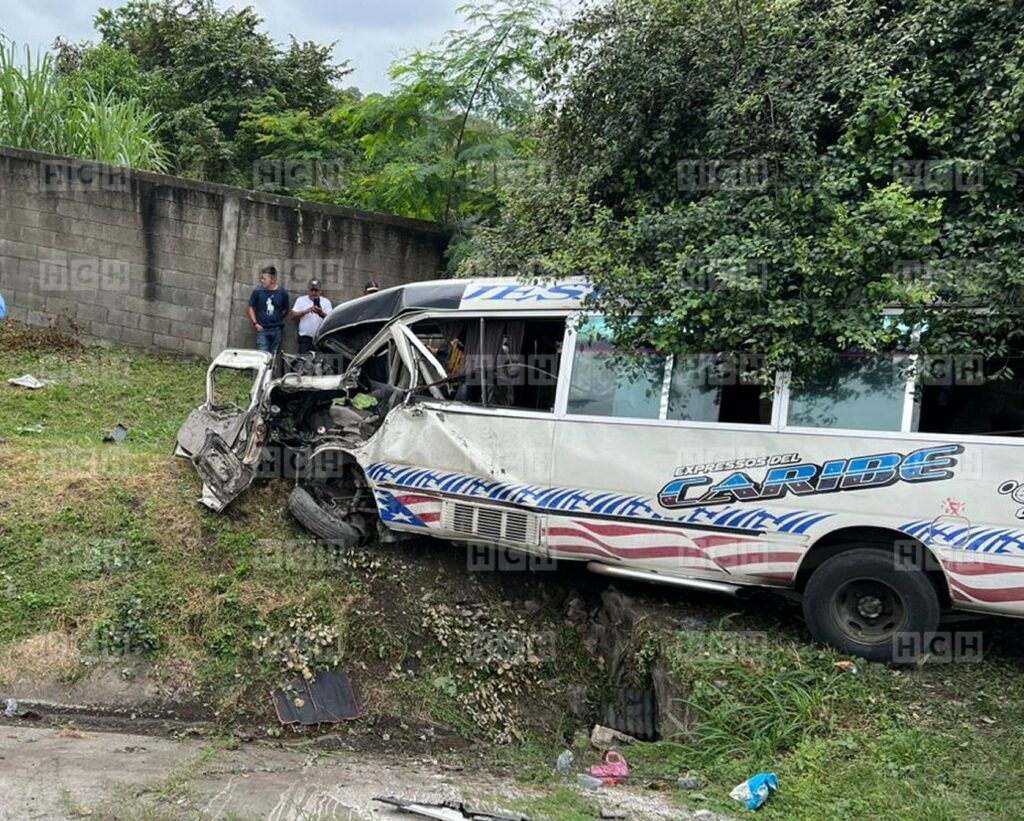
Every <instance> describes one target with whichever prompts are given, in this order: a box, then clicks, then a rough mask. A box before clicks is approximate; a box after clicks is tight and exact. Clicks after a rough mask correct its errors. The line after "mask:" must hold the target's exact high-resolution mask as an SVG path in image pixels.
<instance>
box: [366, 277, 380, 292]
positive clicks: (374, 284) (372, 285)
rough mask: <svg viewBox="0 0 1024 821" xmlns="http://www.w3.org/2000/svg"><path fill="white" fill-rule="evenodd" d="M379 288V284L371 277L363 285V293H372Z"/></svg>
mask: <svg viewBox="0 0 1024 821" xmlns="http://www.w3.org/2000/svg"><path fill="white" fill-rule="evenodd" d="M379 290H380V286H379V285H378V284H377V282H376V280H373V279H371V280H370V281H369V282H367V283H366V285H364V286H363V293H364V294H372V293H373V292H374V291H379Z"/></svg>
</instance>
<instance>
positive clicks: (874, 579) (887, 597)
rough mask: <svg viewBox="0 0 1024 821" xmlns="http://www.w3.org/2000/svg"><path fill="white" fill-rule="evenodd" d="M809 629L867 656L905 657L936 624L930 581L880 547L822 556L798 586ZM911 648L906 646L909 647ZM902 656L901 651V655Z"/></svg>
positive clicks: (898, 660) (846, 649)
mask: <svg viewBox="0 0 1024 821" xmlns="http://www.w3.org/2000/svg"><path fill="white" fill-rule="evenodd" d="M803 610H804V618H805V620H806V621H807V626H808V628H809V629H810V631H811V635H813V636H814V638H816V639H817V640H818V641H820V642H822V643H823V644H828V645H830V646H832V647H834V648H835V649H837V650H840V651H841V652H844V653H851V654H853V655H857V656H861V657H862V658H866V659H868V660H869V661H879V662H889V663H904V664H906V663H909V662H912V661H914V660H915V659H914V658H912V657H909V656H908V655H907V648H914V647H922V646H923V645H924V644H925V643H926V642H927V640H928V638H927V635H928V634H929V633H934V632H935V630H936V629H937V627H938V625H939V618H940V616H941V606H940V603H939V596H938V593H937V592H936V590H935V585H934V584H932V581H931V579H929V578H928V576H927V575H926V574H925V572H924V571H923V570H921V569H919V568H917V567H907V566H902V567H901V566H900V565H899V564H898V563H897V561H896V559H895V557H894V556H893V555H892V554H891V553H889V552H886V551H883V550H872V549H862V548H858V549H854V550H848V551H845V552H843V553H840V554H838V555H836V556H833V557H832V558H830V559H827V560H826V561H825V562H823V563H822V565H821V566H820V567H818V568H817V569H816V570H815V571H814V573H813V574H812V575H811V577H810V579H809V580H808V582H807V587H806V589H805V590H804V599H803ZM911 652H912V651H911ZM905 656H907V657H905Z"/></svg>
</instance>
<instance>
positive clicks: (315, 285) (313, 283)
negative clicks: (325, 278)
mask: <svg viewBox="0 0 1024 821" xmlns="http://www.w3.org/2000/svg"><path fill="white" fill-rule="evenodd" d="M309 289H310V290H311V291H312V290H314V289H315V290H317V291H319V290H320V280H319V279H311V280H310V281H309Z"/></svg>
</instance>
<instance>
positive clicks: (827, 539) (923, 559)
mask: <svg viewBox="0 0 1024 821" xmlns="http://www.w3.org/2000/svg"><path fill="white" fill-rule="evenodd" d="M865 547H866V548H872V549H875V550H881V551H884V552H886V553H890V554H892V555H893V557H894V560H895V558H896V557H897V556H900V557H905V558H906V560H907V561H914V562H917V563H919V564H920V565H921V566H922V567H923V568H924V572H925V573H926V574H927V576H928V578H929V579H931V582H932V584H933V585H935V590H936V592H937V593H938V594H939V600H940V601H941V602H942V604H943V606H944V607H945V606H948V605H949V604H950V597H949V586H948V584H947V583H946V576H945V573H943V571H942V567H941V566H940V564H939V562H938V559H936V557H935V554H934V553H932V552H931V550H929V549H928V548H927V547H926V546H925V544H924V543H923V542H921V541H920V540H919V539H914V538H912V537H910V536H908V535H907V534H906V533H900V532H899V531H898V530H889V529H887V528H884V527H847V528H843V529H841V530H837V531H835V532H833V533H829V534H828V535H827V536H823V537H822V538H821V539H819V540H818V541H817V542H815V543H814V544H813V545H812V546H811V549H810V550H809V551H808V552H807V555H806V556H805V557H804V560H803V561H802V562H801V563H800V570H799V571H798V572H797V575H796V579H795V580H794V586H795V588H796V589H797V590H798V591H800V592H801V593H802V592H803V590H804V588H805V587H806V586H807V581H808V580H809V579H810V578H811V574H812V573H813V572H814V571H815V570H816V569H817V568H818V567H820V566H821V565H822V564H823V563H824V562H825V561H827V560H828V559H831V558H832V557H833V556H838V555H839V554H840V553H843V552H845V551H847V550H853V549H855V548H865ZM897 551H899V553H897Z"/></svg>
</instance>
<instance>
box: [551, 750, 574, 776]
mask: <svg viewBox="0 0 1024 821" xmlns="http://www.w3.org/2000/svg"><path fill="white" fill-rule="evenodd" d="M575 760H576V756H575V755H573V752H572V750H563V751H562V754H561V755H559V756H558V760H557V761H556V762H555V769H556V770H558V772H559V773H560V774H562V775H572V762H573V761H575Z"/></svg>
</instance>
